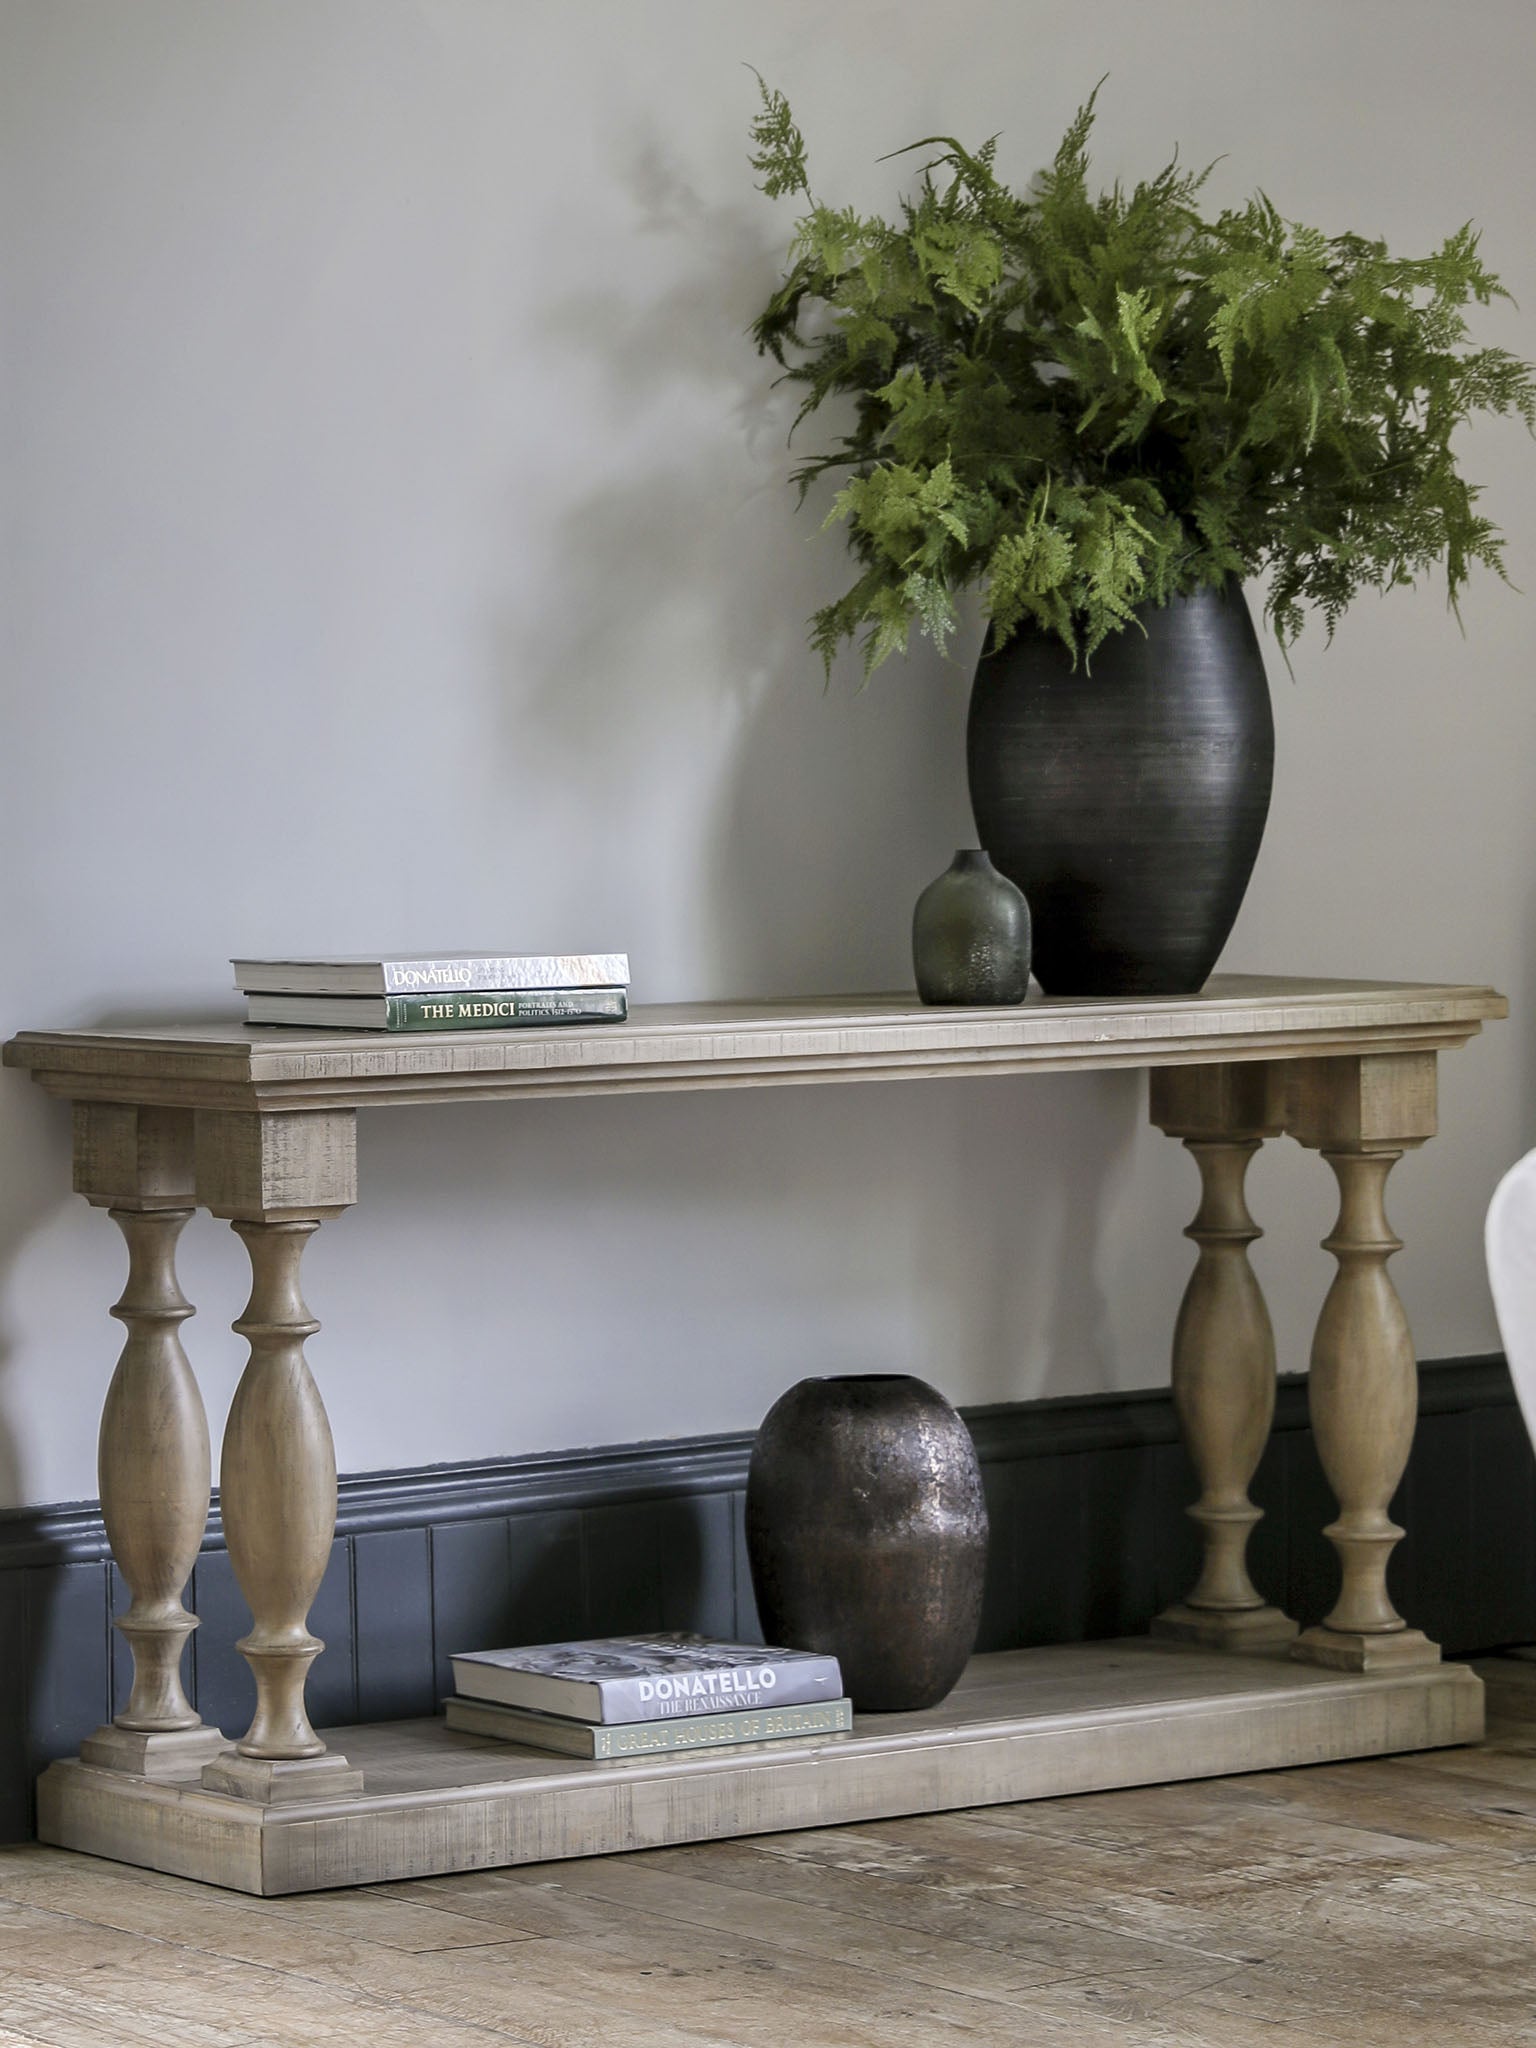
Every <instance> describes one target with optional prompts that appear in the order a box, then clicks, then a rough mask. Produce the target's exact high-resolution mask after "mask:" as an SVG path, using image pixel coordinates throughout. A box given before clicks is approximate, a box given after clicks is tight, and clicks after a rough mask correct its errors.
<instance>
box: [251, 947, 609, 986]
mask: <svg viewBox="0 0 1536 2048" xmlns="http://www.w3.org/2000/svg"><path fill="white" fill-rule="evenodd" d="M230 965H231V967H233V968H234V970H235V986H236V987H237V988H239V989H241V990H243V991H244V992H245V994H247V995H250V994H251V993H253V992H254V991H258V990H259V991H260V992H261V993H262V994H264V995H306V996H409V995H439V994H449V995H452V994H455V993H459V992H467V991H472V990H475V989H503V988H614V987H620V986H623V985H625V984H627V983H628V981H629V955H628V954H627V953H438V954H414V953H411V954H407V953H401V954H395V955H393V956H390V957H387V958H384V959H379V960H375V959H372V958H370V957H369V956H368V955H366V954H356V955H351V954H349V955H339V956H338V957H337V958H335V959H331V960H232V961H231V962H230Z"/></svg>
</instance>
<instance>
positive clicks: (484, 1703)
mask: <svg viewBox="0 0 1536 2048" xmlns="http://www.w3.org/2000/svg"><path fill="white" fill-rule="evenodd" d="M443 1716H444V1719H445V1720H446V1721H447V1723H448V1726H449V1727H450V1728H456V1729H458V1731H459V1732H460V1734H462V1735H492V1736H494V1737H495V1738H496V1740H497V1741H498V1742H520V1743H522V1744H523V1746H524V1747H525V1748H528V1749H548V1750H553V1751H555V1752H556V1753H558V1754H559V1755H561V1756H589V1757H595V1758H598V1759H600V1760H601V1759H603V1758H607V1757H615V1756H666V1755H669V1754H671V1753H672V1752H673V1751H676V1750H685V1749H724V1748H726V1747H727V1746H729V1745H731V1744H734V1743H738V1742H784V1741H788V1740H790V1739H791V1738H792V1737H794V1736H806V1735H846V1734H847V1732H848V1730H849V1729H850V1728H852V1726H853V1702H852V1700H849V1699H840V1700H808V1701H806V1702H805V1703H804V1704H803V1705H801V1706H798V1707H748V1708H745V1709H743V1710H741V1711H740V1712H737V1713H725V1714H684V1715H680V1716H678V1717H676V1718H674V1719H673V1720H670V1721H621V1722H619V1723H618V1724H617V1725H616V1726H612V1727H608V1726H604V1724H603V1723H602V1722H600V1721H577V1720H573V1719H572V1718H571V1716H570V1715H568V1714H535V1713H531V1712H530V1711H529V1710H528V1709H527V1708H526V1707H503V1706H500V1705H498V1703H497V1702H496V1701H495V1700H461V1699H451V1700H444V1702H443Z"/></svg>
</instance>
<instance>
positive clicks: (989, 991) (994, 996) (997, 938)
mask: <svg viewBox="0 0 1536 2048" xmlns="http://www.w3.org/2000/svg"><path fill="white" fill-rule="evenodd" d="M1029 956H1030V924H1029V905H1028V904H1027V903H1026V902H1025V900H1024V892H1023V890H1022V889H1020V888H1019V887H1018V886H1017V885H1016V884H1015V883H1013V882H1010V881H1009V879H1008V877H1007V876H1006V875H1000V874H999V873H998V871H997V869H996V868H995V867H993V865H992V862H991V858H990V857H989V856H988V855H987V854H985V853H982V852H981V851H980V849H979V848H976V847H962V848H961V850H960V851H959V852H958V853H957V854H956V855H955V857H954V859H953V860H952V861H951V862H950V864H949V866H948V867H947V868H946V869H945V871H944V873H943V874H942V875H940V876H939V878H938V880H937V881H933V882H930V883H929V884H928V886H927V888H926V889H925V890H924V891H923V893H922V895H921V896H919V897H918V899H917V907H916V909H915V910H914V911H913V913H912V964H913V967H914V969H915V970H916V974H917V992H918V995H919V996H920V997H921V998H922V1000H923V1001H924V1002H925V1003H968V1004H971V1005H974V1006H977V1007H982V1006H986V1005H993V1004H1009V1003H1022V1002H1023V1000H1024V998H1025V996H1026V994H1027V993H1028V991H1029Z"/></svg>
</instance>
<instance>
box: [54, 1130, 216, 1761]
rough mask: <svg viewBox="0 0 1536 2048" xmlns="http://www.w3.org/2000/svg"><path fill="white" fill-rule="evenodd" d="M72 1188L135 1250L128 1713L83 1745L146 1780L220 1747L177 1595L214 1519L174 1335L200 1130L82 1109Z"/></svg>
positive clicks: (126, 1501)
mask: <svg viewBox="0 0 1536 2048" xmlns="http://www.w3.org/2000/svg"><path fill="white" fill-rule="evenodd" d="M75 1185H76V1187H77V1189H78V1190H79V1191H80V1192H81V1193H82V1194H84V1195H85V1196H86V1197H87V1198H88V1199H89V1200H90V1201H92V1202H93V1203H95V1204H96V1205H97V1206H98V1207H105V1208H106V1209H107V1211H108V1213H109V1215H110V1216H111V1218H112V1220H113V1222H114V1223H115V1224H116V1225H117V1227H118V1228H119V1230H121V1231H122V1233H123V1236H124V1239H125V1240H126V1242H127V1246H128V1280H127V1285H126V1286H125V1287H124V1289H123V1294H122V1299H121V1300H120V1301H119V1302H118V1303H117V1304H116V1306H115V1307H114V1308H113V1310H112V1313H113V1315H114V1316H116V1317H117V1318H118V1320H119V1321H120V1322H121V1323H122V1324H123V1325H124V1327H125V1329H126V1331H127V1340H126V1342H125V1343H124V1345H123V1350H122V1355H121V1357H120V1358H119V1359H118V1361H117V1370H116V1371H115V1372H114V1374H113V1375H112V1383H111V1386H110V1387H109V1388H108V1390H107V1398H106V1404H105V1406H104V1407H103V1409H102V1415H101V1436H100V1443H99V1451H98V1459H97V1474H98V1478H99V1480H100V1486H101V1512H102V1520H103V1521H104V1523H105V1524H106V1531H107V1541H108V1543H109V1544H110V1545H111V1549H112V1555H113V1558H114V1559H115V1560H116V1563H117V1568H118V1571H119V1573H120V1575H121V1577H122V1579H123V1581H124V1583H125V1584H126V1586H127V1588H128V1592H129V1596H130V1598H129V1606H128V1610H127V1612H126V1613H125V1614H121V1615H119V1616H118V1617H117V1624H116V1625H117V1627H118V1628H119V1629H120V1630H121V1632H122V1634H123V1637H124V1639H125V1640H126V1642H127V1643H128V1645H129V1648H130V1649H131V1651H132V1654H133V1687H132V1691H131V1693H130V1695H129V1699H128V1704H127V1705H126V1706H125V1707H124V1709H123V1711H122V1712H121V1713H120V1714H118V1715H117V1716H116V1717H115V1718H114V1720H113V1721H112V1723H111V1725H110V1726H108V1727H105V1728H99V1729H98V1730H97V1731H96V1733H95V1734H94V1735H92V1736H89V1737H87V1739H86V1740H85V1742H84V1743H82V1745H81V1749H80V1754H81V1756H82V1758H83V1759H84V1761H85V1762H87V1763H92V1764H98V1765H102V1766H105V1767H106V1768H107V1769H109V1770H119V1771H131V1772H134V1773H136V1774H137V1775H139V1776H143V1777H175V1776H178V1775H185V1774H188V1773H192V1772H195V1771H196V1770H198V1769H199V1768H200V1767H201V1765H202V1764H204V1763H205V1762H207V1761H208V1760H209V1759H210V1758H211V1757H214V1756H216V1755H217V1754H218V1753H219V1751H220V1750H221V1749H222V1748H224V1746H225V1742H224V1737H223V1736H222V1735H221V1734H220V1732H219V1730H218V1729H217V1728H208V1727H205V1726H204V1725H203V1723H202V1721H201V1720H200V1719H199V1717H198V1713H197V1709H196V1708H195V1707H194V1706H193V1705H192V1703H191V1701H190V1700H189V1699H188V1698H187V1695H186V1692H185V1690H184V1689H183V1686H182V1682H181V1662H182V1653H183V1651H184V1650H185V1648H186V1643H187V1638H188V1637H189V1636H190V1635H191V1633H192V1631H193V1629H195V1628H196V1627H197V1621H196V1619H195V1617H194V1616H192V1615H190V1614H189V1613H188V1612H187V1610H186V1608H185V1607H184V1606H183V1605H182V1593H183V1591H184V1590H185V1587H186V1584H187V1580H188V1579H189V1578H190V1577H191V1575H192V1567H193V1565H194V1564H195V1563H196V1561H197V1552H198V1547H199V1545H200V1544H201V1542H202V1540H203V1532H204V1530H205V1528H206V1527H207V1522H208V1479H209V1458H208V1421H207V1417H206V1416H205V1414H204V1412H203V1403H202V1397H201V1395H200V1394H199V1392H198V1388H197V1381H196V1380H195V1379H194V1378H193V1376H192V1368H191V1366H190V1365H189V1364H188V1363H187V1355H186V1353H185V1351H183V1349H182V1347H181V1338H180V1335H179V1329H180V1325H181V1324H182V1323H183V1322H184V1321H185V1320H186V1318H187V1317H188V1316H189V1315H191V1313H192V1308H191V1305H190V1304H189V1303H188V1302H187V1301H186V1299H185V1298H184V1296H183V1295H182V1292H181V1289H180V1287H179V1286H178V1284H177V1280H176V1241H177V1239H178V1238H179V1237H180V1235H181V1232H182V1229H183V1227H184V1226H185V1224H186V1221H187V1218H188V1217H189V1216H190V1215H191V1214H192V1120H191V1118H190V1116H188V1115H187V1114H186V1113H185V1112H184V1111H176V1110H153V1109H134V1108H130V1107H128V1106H127V1105H125V1104H118V1103H81V1104H80V1105H78V1106H77V1108H76V1112H75Z"/></svg>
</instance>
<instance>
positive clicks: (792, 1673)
mask: <svg viewBox="0 0 1536 2048" xmlns="http://www.w3.org/2000/svg"><path fill="white" fill-rule="evenodd" d="M829 1681H830V1682H829ZM838 1684H839V1680H838V1676H837V1669H836V1665H835V1663H834V1662H833V1661H832V1660H831V1659H827V1660H825V1662H822V1663H819V1664H817V1665H802V1664H774V1663H773V1662H772V1661H771V1659H769V1660H766V1661H765V1662H763V1663H762V1664H744V1665H735V1666H732V1667H731V1668H730V1669H729V1670H725V1671H708V1672H702V1671H679V1672H676V1673H674V1674H670V1675H668V1674H658V1675H657V1676H656V1677H654V1678H604V1679H599V1680H598V1681H597V1686H596V1690H597V1695H598V1700H599V1712H598V1716H597V1718H598V1720H599V1721H602V1722H605V1723H613V1722H619V1721H681V1720H687V1719H691V1718H692V1717H693V1716H695V1715H698V1714H722V1713H730V1712H732V1711H737V1712H740V1711H745V1710H747V1709H752V1710H757V1709H760V1708H764V1707H798V1706H803V1705H805V1704H807V1703H812V1704H818V1705H820V1704H825V1702H826V1699H827V1696H828V1694H829V1693H831V1691H832V1688H833V1686H835V1685H838Z"/></svg>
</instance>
